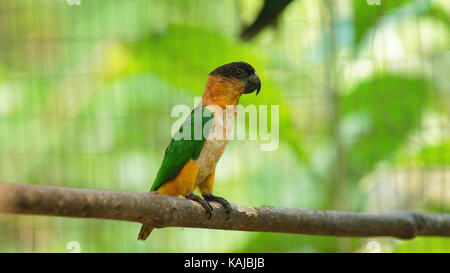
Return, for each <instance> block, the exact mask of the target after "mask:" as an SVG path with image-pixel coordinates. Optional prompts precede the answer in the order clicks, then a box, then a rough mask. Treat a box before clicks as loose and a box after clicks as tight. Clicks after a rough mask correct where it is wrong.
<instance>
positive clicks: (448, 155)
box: [417, 140, 450, 166]
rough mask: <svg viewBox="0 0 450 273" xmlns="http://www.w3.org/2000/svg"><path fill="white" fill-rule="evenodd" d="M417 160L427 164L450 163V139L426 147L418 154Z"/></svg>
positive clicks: (442, 164) (440, 164) (439, 164)
mask: <svg viewBox="0 0 450 273" xmlns="http://www.w3.org/2000/svg"><path fill="white" fill-rule="evenodd" d="M417 161H419V162H418V163H419V164H421V165H425V166H449V165H450V140H446V141H442V142H440V143H438V144H435V145H430V146H427V147H424V148H423V149H422V150H421V151H420V152H419V155H418V156H417Z"/></svg>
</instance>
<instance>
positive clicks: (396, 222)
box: [0, 183, 450, 239]
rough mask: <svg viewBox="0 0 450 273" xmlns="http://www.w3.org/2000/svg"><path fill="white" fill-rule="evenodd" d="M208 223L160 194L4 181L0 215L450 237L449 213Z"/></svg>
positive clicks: (264, 210)
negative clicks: (34, 215)
mask: <svg viewBox="0 0 450 273" xmlns="http://www.w3.org/2000/svg"><path fill="white" fill-rule="evenodd" d="M213 207H214V211H213V216H212V218H211V219H210V220H208V219H207V216H206V214H205V213H204V211H203V209H202V208H201V207H200V205H198V204H196V203H195V202H193V201H189V200H186V199H182V198H174V197H169V196H165V195H160V194H157V193H126V192H115V191H100V190H87V189H72V188H62V187H48V186H35V185H20V184H10V183H0V212H3V213H18V214H37V215H50V216H67V217H78V218H101V219H114V220H124V221H132V222H140V223H148V224H151V225H152V226H154V227H157V228H163V227H192V228H210V229H225V230H242V231H261V232H284V233H298V234H312V235H329V236H347V237H371V236H393V237H398V238H404V239H406V238H413V237H415V236H450V214H432V213H421V212H414V211H399V212H389V213H369V212H366V213H357V212H339V211H319V210H306V209H296V208H283V207H267V206H263V207H245V206H241V205H233V213H232V215H231V219H230V220H226V217H225V211H224V210H223V209H222V208H221V207H220V206H219V204H216V203H213Z"/></svg>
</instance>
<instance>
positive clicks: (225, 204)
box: [203, 193, 232, 220]
mask: <svg viewBox="0 0 450 273" xmlns="http://www.w3.org/2000/svg"><path fill="white" fill-rule="evenodd" d="M203 198H205V200H206V201H209V202H217V203H219V204H220V205H222V207H223V208H224V209H225V213H226V214H227V218H226V219H227V220H228V219H230V218H231V211H232V208H231V205H230V203H229V202H228V201H227V200H225V199H224V198H222V197H219V196H215V195H212V194H211V193H207V194H203Z"/></svg>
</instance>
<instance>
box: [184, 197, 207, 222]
mask: <svg viewBox="0 0 450 273" xmlns="http://www.w3.org/2000/svg"><path fill="white" fill-rule="evenodd" d="M185 198H186V199H189V200H192V201H195V202H198V203H200V205H201V206H202V207H203V208H204V209H205V211H206V214H208V219H211V216H212V210H213V207H212V206H211V204H209V203H208V202H207V201H205V200H204V199H202V198H201V197H200V196H198V195H195V194H193V193H190V194H188V195H186V196H185Z"/></svg>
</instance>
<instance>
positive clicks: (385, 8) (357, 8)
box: [353, 0, 414, 45]
mask: <svg viewBox="0 0 450 273" xmlns="http://www.w3.org/2000/svg"><path fill="white" fill-rule="evenodd" d="M368 2H369V1H365V0H364V1H361V0H354V1H353V9H354V14H355V16H354V22H353V25H354V31H355V36H354V37H355V41H354V42H355V44H356V45H359V44H360V43H361V42H362V40H363V39H364V38H365V37H366V35H367V34H368V33H369V31H370V30H374V29H375V28H376V26H377V24H378V23H379V21H380V19H381V18H382V17H383V16H384V15H386V14H388V13H389V12H390V11H391V10H393V9H395V8H398V7H400V6H402V5H404V4H406V3H411V2H414V1H412V0H395V1H380V2H382V3H381V4H380V5H376V4H373V5H369V3H368ZM372 2H374V3H375V2H376V1H372Z"/></svg>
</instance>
